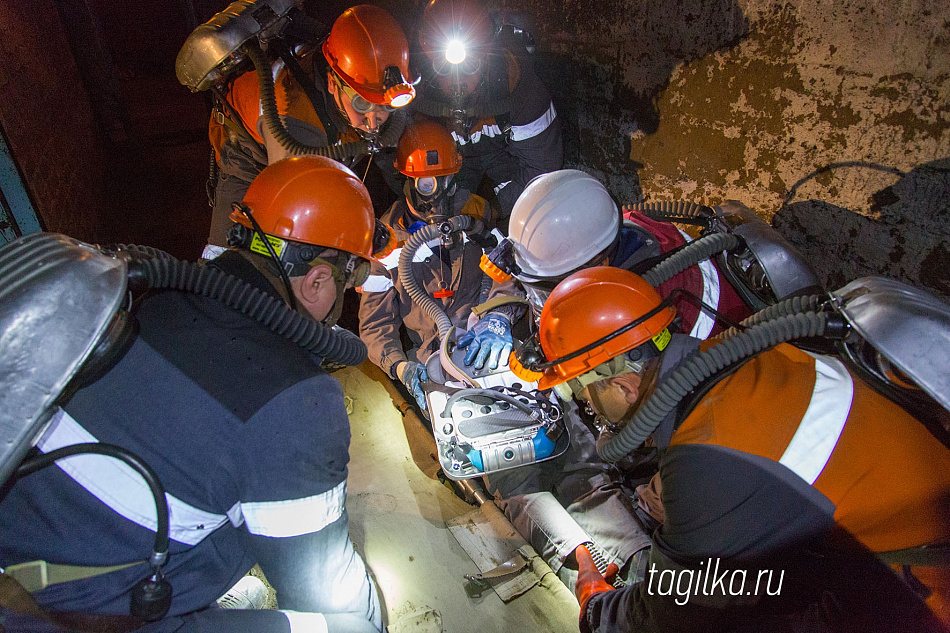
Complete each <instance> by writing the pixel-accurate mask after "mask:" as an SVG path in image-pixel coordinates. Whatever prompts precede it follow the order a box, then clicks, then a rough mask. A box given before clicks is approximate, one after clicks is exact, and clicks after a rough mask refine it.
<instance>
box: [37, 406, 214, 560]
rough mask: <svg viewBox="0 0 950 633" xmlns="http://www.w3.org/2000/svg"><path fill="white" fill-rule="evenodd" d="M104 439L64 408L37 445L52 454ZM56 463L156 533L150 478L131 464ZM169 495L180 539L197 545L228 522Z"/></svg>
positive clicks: (100, 458)
mask: <svg viewBox="0 0 950 633" xmlns="http://www.w3.org/2000/svg"><path fill="white" fill-rule="evenodd" d="M98 441H99V440H97V439H96V438H95V437H94V436H93V435H92V434H91V433H89V431H87V430H86V429H84V428H83V427H82V426H81V425H80V424H79V423H78V422H76V420H74V419H73V418H72V417H70V416H69V414H68V413H66V412H65V411H63V410H62V409H60V410H59V411H58V412H57V413H56V415H55V416H53V420H52V423H51V424H50V426H49V428H48V429H47V431H46V432H45V433H44V434H43V436H42V437H41V438H40V441H39V442H38V443H37V445H36V447H37V448H38V449H40V450H41V451H43V452H44V453H49V452H50V451H54V450H56V449H58V448H62V447H64V446H71V445H73V444H83V443H86V442H98ZM56 465H57V466H58V467H59V468H60V469H62V470H63V472H65V473H66V474H67V475H69V476H70V477H71V478H72V479H73V480H74V481H75V482H76V483H78V484H79V485H80V486H82V487H83V488H85V489H86V490H87V491H88V492H89V493H90V494H91V495H93V496H94V497H96V498H97V499H99V500H100V501H102V502H103V503H104V504H106V505H107V506H109V508H111V509H112V510H114V511H115V512H117V513H119V514H120V515H122V516H123V517H125V518H126V519H128V520H129V521H132V522H134V523H137V524H138V525H141V526H142V527H144V528H147V529H149V530H152V531H153V532H154V531H155V528H156V527H157V525H158V521H157V519H156V514H155V500H154V498H153V497H152V493H151V491H150V490H149V488H148V485H147V484H146V483H145V480H144V479H142V477H141V475H139V474H138V473H137V472H136V471H134V470H133V469H132V468H131V467H130V466H128V465H126V464H125V463H124V462H121V461H119V460H117V459H115V458H114V457H107V456H105V455H94V454H90V455H75V456H73V457H66V458H63V459H61V460H59V461H57V462H56ZM165 498H166V500H167V501H168V514H169V520H170V523H171V526H170V530H169V535H170V536H171V538H172V539H174V540H176V541H178V542H179V543H185V544H186V545H197V544H198V543H200V542H201V541H202V540H204V538H205V537H206V536H208V535H209V534H211V532H213V531H214V530H215V529H217V528H219V527H220V526H222V525H224V524H225V523H226V522H227V521H228V517H227V516H225V515H223V514H214V513H212V512H206V511H205V510H201V509H199V508H196V507H194V506H191V505H188V504H187V503H185V502H184V501H182V500H180V499H177V498H176V497H174V496H172V495H170V494H168V493H165Z"/></svg>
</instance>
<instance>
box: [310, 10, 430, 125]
mask: <svg viewBox="0 0 950 633" xmlns="http://www.w3.org/2000/svg"><path fill="white" fill-rule="evenodd" d="M323 55H324V57H326V59H327V63H329V64H330V68H332V69H333V72H335V73H336V74H337V75H339V76H340V78H341V79H342V80H343V81H345V82H346V84H347V85H348V86H350V87H351V88H353V90H355V91H356V93H357V94H358V95H359V96H361V97H363V98H364V99H366V100H367V101H369V102H370V103H375V104H377V105H387V106H392V107H394V108H399V107H402V106H404V105H406V104H408V103H409V102H410V101H412V99H413V98H414V97H415V95H416V89H415V88H414V87H413V86H412V84H411V83H410V81H409V80H408V79H406V78H407V77H409V44H408V42H407V41H406V35H405V34H404V33H403V31H402V28H400V26H399V23H398V22H396V20H395V18H393V16H391V15H390V14H389V13H387V12H386V11H385V10H384V9H381V8H379V7H374V6H372V5H369V4H360V5H357V6H355V7H350V8H349V9H347V10H346V11H344V12H343V14H342V15H341V16H340V17H338V18H337V19H336V22H334V23H333V28H331V29H330V35H328V36H327V39H326V41H325V42H324V43H323Z"/></svg>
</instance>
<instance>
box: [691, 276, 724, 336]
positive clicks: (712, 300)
mask: <svg viewBox="0 0 950 633" xmlns="http://www.w3.org/2000/svg"><path fill="white" fill-rule="evenodd" d="M699 270H700V272H702V273H703V303H705V304H706V305H710V306H712V307H714V308H716V309H717V310H718V309H719V273H718V272H717V271H716V267H715V266H714V265H713V263H712V262H711V261H710V260H708V259H707V260H704V261H701V262H699ZM715 324H716V319H715V317H713V316H712V315H710V314H707V313H706V312H705V311H703V310H700V311H699V315H698V316H697V317H696V323H694V324H693V329H692V330H691V331H690V333H689V335H690V336H693V337H696V338H698V339H703V340H705V339H706V338H708V337H709V334H710V333H711V332H712V329H713V326H714V325H715Z"/></svg>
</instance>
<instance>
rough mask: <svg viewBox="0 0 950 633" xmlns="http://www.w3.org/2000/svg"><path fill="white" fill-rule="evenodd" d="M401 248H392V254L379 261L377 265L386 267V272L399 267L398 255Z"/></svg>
mask: <svg viewBox="0 0 950 633" xmlns="http://www.w3.org/2000/svg"><path fill="white" fill-rule="evenodd" d="M401 252H402V248H401V247H400V248H394V249H393V252H392V253H390V254H389V255H387V256H386V257H384V258H382V259H381V260H379V263H380V264H382V265H383V266H385V267H386V270H392V269H393V268H395V267H396V266H398V265H399V254H400V253H401Z"/></svg>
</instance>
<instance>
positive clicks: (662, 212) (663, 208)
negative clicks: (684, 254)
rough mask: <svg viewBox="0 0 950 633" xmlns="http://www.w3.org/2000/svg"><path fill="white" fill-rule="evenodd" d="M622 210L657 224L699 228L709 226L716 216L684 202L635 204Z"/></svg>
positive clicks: (708, 209)
mask: <svg viewBox="0 0 950 633" xmlns="http://www.w3.org/2000/svg"><path fill="white" fill-rule="evenodd" d="M624 210H629V211H639V212H640V213H642V214H643V215H645V216H647V217H648V218H650V219H651V220H656V221H657V222H680V223H682V224H696V225H699V226H709V224H710V223H711V222H712V219H713V218H714V217H715V215H716V212H715V211H713V210H712V209H711V208H709V207H707V206H705V205H702V204H696V203H695V202H688V201H686V200H675V201H666V200H664V201H662V202H637V203H635V204H628V205H626V206H625V207H624Z"/></svg>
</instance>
